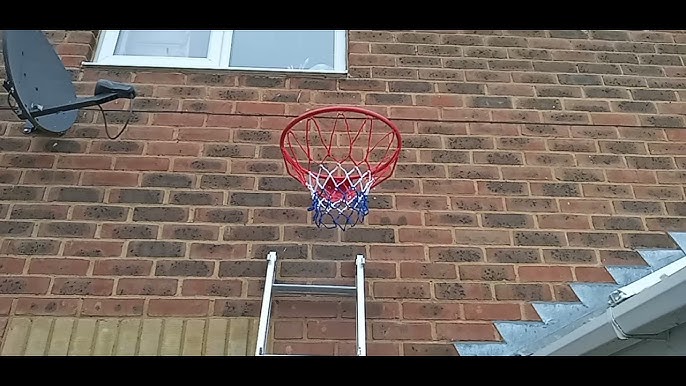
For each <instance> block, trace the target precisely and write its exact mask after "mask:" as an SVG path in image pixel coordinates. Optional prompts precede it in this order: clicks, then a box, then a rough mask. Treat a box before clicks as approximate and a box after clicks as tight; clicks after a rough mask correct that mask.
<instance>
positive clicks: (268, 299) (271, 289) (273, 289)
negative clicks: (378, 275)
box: [255, 251, 367, 356]
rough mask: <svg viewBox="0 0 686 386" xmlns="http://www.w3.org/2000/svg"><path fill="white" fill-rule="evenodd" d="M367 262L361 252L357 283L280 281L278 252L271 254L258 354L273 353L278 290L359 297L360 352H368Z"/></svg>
mask: <svg viewBox="0 0 686 386" xmlns="http://www.w3.org/2000/svg"><path fill="white" fill-rule="evenodd" d="M364 263H365V259H364V256H363V255H357V258H356V259H355V267H356V269H355V285H354V286H343V285H323V284H293V283H276V282H275V281H276V252H273V251H272V252H269V253H268V254H267V276H266V280H265V282H264V293H263V295H262V309H261V311H260V322H259V327H258V329H257V346H256V348H255V355H256V356H266V355H272V354H267V340H268V337H269V321H270V318H271V310H272V298H273V296H274V294H297V295H341V296H355V297H356V301H355V302H356V314H355V322H356V323H355V325H356V330H357V333H356V336H357V351H356V352H357V355H358V356H366V355H367V343H366V340H367V339H366V316H365V295H364Z"/></svg>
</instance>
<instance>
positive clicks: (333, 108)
mask: <svg viewBox="0 0 686 386" xmlns="http://www.w3.org/2000/svg"><path fill="white" fill-rule="evenodd" d="M331 112H335V113H339V112H340V113H345V112H350V113H358V114H362V115H366V116H369V117H372V118H374V119H378V120H379V121H381V122H383V123H384V124H386V126H388V127H389V128H390V129H391V131H392V132H393V135H394V136H395V138H396V140H397V147H396V149H395V150H394V151H393V155H392V156H391V157H389V159H388V160H386V161H385V162H384V163H382V164H380V165H378V166H376V167H375V168H374V169H371V170H370V173H371V174H372V176H375V175H377V174H378V173H379V172H380V171H383V170H385V169H387V168H389V167H391V166H393V165H394V164H395V163H396V162H397V161H398V157H399V155H400V150H401V149H402V137H401V134H400V130H398V127H397V126H396V125H395V124H394V123H393V122H391V120H390V119H388V118H387V117H385V116H383V115H381V114H379V113H377V112H375V111H371V110H367V109H364V108H361V107H355V106H327V107H321V108H317V109H314V110H310V111H307V112H305V113H303V114H301V115H299V116H297V117H296V118H294V119H293V120H291V122H289V123H288V125H287V126H286V128H284V129H283V132H282V133H281V139H280V141H279V142H280V146H281V152H282V154H283V158H284V161H286V163H288V164H290V165H291V166H293V167H294V168H295V169H297V170H298V171H300V172H301V173H302V174H303V175H307V174H309V173H310V171H309V170H307V169H305V168H303V167H302V166H301V165H300V163H299V162H298V160H297V159H295V158H293V156H291V154H290V153H288V152H287V151H286V146H285V141H286V136H287V135H288V133H290V132H291V130H292V129H293V128H294V127H295V126H296V125H297V124H298V123H300V122H302V121H305V120H307V119H309V118H312V117H315V116H317V115H322V114H326V113H331ZM287 169H288V168H287ZM287 171H288V174H290V175H291V176H292V177H293V178H295V179H297V180H298V181H300V182H301V183H305V181H304V180H303V179H302V176H298V175H294V174H293V173H291V172H290V170H287ZM389 176H390V174H389V175H388V176H386V177H385V178H382V179H379V180H374V182H373V183H372V187H373V186H376V185H378V184H379V183H381V182H382V181H383V180H385V179H386V178H388V177H389ZM358 177H359V176H358ZM334 178H335V179H338V178H342V177H334Z"/></svg>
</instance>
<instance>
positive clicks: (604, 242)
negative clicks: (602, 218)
mask: <svg viewBox="0 0 686 386" xmlns="http://www.w3.org/2000/svg"><path fill="white" fill-rule="evenodd" d="M567 240H568V241H569V245H570V246H573V247H590V248H607V247H609V246H613V247H619V236H618V235H617V234H615V233H590V232H583V233H582V232H568V233H567Z"/></svg>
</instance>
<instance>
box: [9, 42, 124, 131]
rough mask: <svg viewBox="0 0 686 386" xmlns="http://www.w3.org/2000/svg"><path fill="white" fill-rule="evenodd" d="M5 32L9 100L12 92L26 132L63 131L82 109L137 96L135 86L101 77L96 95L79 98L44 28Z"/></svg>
mask: <svg viewBox="0 0 686 386" xmlns="http://www.w3.org/2000/svg"><path fill="white" fill-rule="evenodd" d="M3 35H4V36H3V45H2V51H3V55H4V58H5V72H6V73H7V79H5V82H4V83H3V87H4V88H5V90H7V92H8V93H9V95H8V97H7V98H8V102H9V97H10V96H11V97H12V98H13V99H14V101H15V103H16V106H13V105H12V104H10V106H12V107H14V111H15V113H16V114H17V116H18V117H19V119H25V120H26V126H25V128H24V133H26V134H29V133H32V132H33V131H34V130H36V129H39V130H43V131H47V132H50V133H55V134H64V133H65V132H66V131H67V130H69V128H71V127H72V125H74V123H75V122H76V119H77V117H78V110H79V109H81V108H84V107H89V106H96V105H97V106H100V105H101V104H103V103H106V102H109V101H113V100H115V99H120V98H127V99H133V98H135V97H136V90H135V89H134V88H133V86H131V85H128V84H123V83H118V82H113V81H110V80H104V79H101V80H98V82H97V83H96V85H95V93H94V96H92V97H87V98H79V97H77V96H76V89H75V87H74V84H73V83H72V80H71V74H70V73H69V72H68V71H67V70H66V69H65V68H64V64H63V63H62V60H61V59H60V57H59V56H58V55H57V53H56V52H55V50H54V49H53V47H52V45H51V44H50V42H49V41H48V39H47V38H46V37H45V35H44V34H43V32H41V31H40V30H36V31H27V30H5V31H3ZM101 109H102V108H101Z"/></svg>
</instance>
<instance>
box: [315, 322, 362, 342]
mask: <svg viewBox="0 0 686 386" xmlns="http://www.w3.org/2000/svg"><path fill="white" fill-rule="evenodd" d="M355 335H356V331H355V322H354V321H337V320H322V321H309V322H307V338H308V339H336V340H338V339H355Z"/></svg>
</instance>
